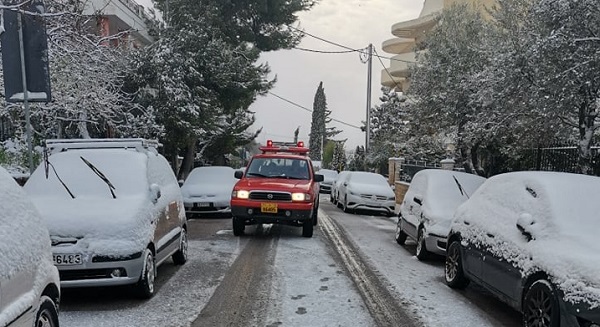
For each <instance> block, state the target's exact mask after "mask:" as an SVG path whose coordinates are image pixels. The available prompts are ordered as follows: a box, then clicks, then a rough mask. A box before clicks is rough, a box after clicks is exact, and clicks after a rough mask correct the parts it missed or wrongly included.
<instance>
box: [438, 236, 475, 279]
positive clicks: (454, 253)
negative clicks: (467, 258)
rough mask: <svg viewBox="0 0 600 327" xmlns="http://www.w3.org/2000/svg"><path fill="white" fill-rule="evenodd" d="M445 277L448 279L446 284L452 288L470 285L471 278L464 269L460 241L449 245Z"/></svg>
mask: <svg viewBox="0 0 600 327" xmlns="http://www.w3.org/2000/svg"><path fill="white" fill-rule="evenodd" d="M444 278H445V279H446V285H448V286H450V287H451V288H457V289H463V288H465V287H467V285H469V280H468V279H467V277H465V272H464V271H463V267H462V258H461V255H460V243H459V242H458V241H453V242H452V243H450V246H449V247H448V253H446V265H445V267H444Z"/></svg>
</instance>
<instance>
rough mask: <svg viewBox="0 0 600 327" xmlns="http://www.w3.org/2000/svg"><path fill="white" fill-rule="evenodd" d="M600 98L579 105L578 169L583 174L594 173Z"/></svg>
mask: <svg viewBox="0 0 600 327" xmlns="http://www.w3.org/2000/svg"><path fill="white" fill-rule="evenodd" d="M598 107H600V98H596V99H595V101H592V102H588V101H587V100H585V101H583V102H582V103H581V105H580V106H579V147H578V151H577V154H578V158H577V170H578V171H579V172H580V173H581V174H586V175H591V174H593V173H594V171H593V169H592V166H591V163H592V152H591V146H592V138H593V137H594V130H595V128H594V127H595V126H594V123H595V122H596V117H598V110H600V108H598Z"/></svg>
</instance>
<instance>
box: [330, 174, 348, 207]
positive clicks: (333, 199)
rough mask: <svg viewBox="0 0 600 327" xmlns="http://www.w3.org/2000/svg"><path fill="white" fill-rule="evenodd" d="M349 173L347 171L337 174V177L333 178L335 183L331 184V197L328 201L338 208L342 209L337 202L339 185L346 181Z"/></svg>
mask: <svg viewBox="0 0 600 327" xmlns="http://www.w3.org/2000/svg"><path fill="white" fill-rule="evenodd" d="M349 173H350V171H349V170H342V171H341V172H339V173H338V175H337V177H336V178H335V181H334V182H333V183H332V184H331V195H330V197H329V199H330V200H331V203H333V204H336V205H338V207H340V208H341V207H342V206H341V204H339V201H338V199H339V194H340V193H339V192H340V185H342V184H343V183H344V180H346V177H347V176H348V174H349Z"/></svg>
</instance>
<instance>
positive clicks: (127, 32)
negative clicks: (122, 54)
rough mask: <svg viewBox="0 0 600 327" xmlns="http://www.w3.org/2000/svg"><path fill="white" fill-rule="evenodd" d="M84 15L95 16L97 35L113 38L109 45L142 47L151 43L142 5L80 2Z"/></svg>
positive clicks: (116, 0)
mask: <svg viewBox="0 0 600 327" xmlns="http://www.w3.org/2000/svg"><path fill="white" fill-rule="evenodd" d="M82 1H85V2H84V4H85V7H84V11H83V13H84V15H90V16H91V15H96V16H97V19H96V26H94V27H93V28H96V30H97V33H99V34H100V35H101V36H106V37H108V36H115V38H114V39H111V40H110V41H109V42H110V45H113V46H116V45H123V43H125V44H126V45H127V46H131V47H142V46H145V45H148V44H150V43H152V37H151V36H150V35H149V34H148V29H147V26H146V20H147V14H146V12H145V9H144V7H143V6H142V5H140V4H138V3H136V2H135V1H133V0H82Z"/></svg>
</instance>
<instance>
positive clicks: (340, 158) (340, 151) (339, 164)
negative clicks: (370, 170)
mask: <svg viewBox="0 0 600 327" xmlns="http://www.w3.org/2000/svg"><path fill="white" fill-rule="evenodd" d="M333 142H334V143H335V147H334V149H333V158H332V160H331V164H330V167H331V169H333V170H337V171H342V170H345V169H346V165H347V160H346V150H345V149H344V142H345V140H344V141H333Z"/></svg>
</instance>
